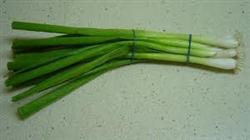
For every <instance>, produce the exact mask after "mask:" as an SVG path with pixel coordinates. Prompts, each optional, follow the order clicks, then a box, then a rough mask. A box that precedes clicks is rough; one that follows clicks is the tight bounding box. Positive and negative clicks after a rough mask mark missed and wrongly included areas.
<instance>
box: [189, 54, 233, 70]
mask: <svg viewBox="0 0 250 140" xmlns="http://www.w3.org/2000/svg"><path fill="white" fill-rule="evenodd" d="M190 62H192V63H197V64H202V65H207V66H211V67H215V68H220V69H225V70H234V69H236V68H237V61H236V60H235V59H233V58H197V57H190Z"/></svg>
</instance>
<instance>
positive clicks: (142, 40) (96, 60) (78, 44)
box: [5, 21, 241, 119]
mask: <svg viewBox="0 0 250 140" xmlns="http://www.w3.org/2000/svg"><path fill="white" fill-rule="evenodd" d="M12 28H13V29H19V30H27V31H39V32H49V33H61V34H62V35H60V36H55V37H49V38H36V39H18V40H14V41H13V44H12V52H13V53H14V55H15V57H14V60H13V61H12V62H8V63H7V67H8V69H9V70H12V71H13V74H12V75H11V76H10V77H9V78H8V79H7V80H6V81H5V85H6V86H7V87H12V88H15V87H16V86H19V85H22V84H24V85H25V84H26V83H31V84H32V87H31V88H30V89H28V90H26V91H24V92H22V93H20V94H18V95H16V96H13V97H12V101H14V102H16V101H19V100H22V99H24V98H27V97H29V96H31V95H34V94H39V93H40V92H41V91H44V92H45V95H43V96H41V97H40V98H38V99H35V100H33V101H31V102H29V103H27V104H26V105H24V106H21V107H20V108H18V113H19V115H20V117H21V118H22V119H25V118H27V117H29V116H31V115H32V114H34V113H35V112H37V111H39V110H41V109H42V108H44V107H46V106H48V105H49V104H51V103H53V102H55V101H57V100H59V99H60V98H62V97H64V96H65V95H67V94H69V93H70V92H72V91H73V90H75V89H77V88H79V87H80V86H82V85H84V84H86V83H88V82H89V81H91V80H93V79H94V78H96V77H98V76H100V75H101V74H103V73H105V72H107V71H109V70H112V69H114V68H117V67H121V66H125V65H128V64H132V62H133V63H139V62H147V61H149V62H154V61H162V62H166V63H167V62H178V64H180V63H187V60H189V61H188V63H194V64H199V65H205V66H209V67H214V68H218V69H223V70H225V71H228V70H230V71H233V70H236V69H238V68H239V65H240V64H241V63H240V62H239V61H238V59H237V58H238V56H239V55H240V54H239V52H240V51H239V45H240V42H239V38H238V37H235V36H228V37H226V38H222V39H218V38H211V37H205V36H201V35H193V36H192V40H189V35H187V34H176V33H175V34H173V33H161V32H155V31H146V30H139V29H136V30H134V31H135V33H136V35H135V36H134V35H133V31H132V30H131V29H98V28H79V27H67V26H59V25H49V24H39V23H28V22H17V21H14V22H13V23H12ZM134 40H135V41H134ZM189 41H191V46H190V47H189V45H188V44H189ZM134 44H135V46H134ZM189 49H190V50H189ZM132 50H135V51H132ZM179 62H180V63H179ZM37 79H38V81H37ZM32 81H34V82H32ZM55 86H58V87H57V88H56V89H54V90H52V91H50V92H47V89H50V88H53V87H55Z"/></svg>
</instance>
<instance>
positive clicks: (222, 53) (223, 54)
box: [213, 49, 237, 58]
mask: <svg viewBox="0 0 250 140" xmlns="http://www.w3.org/2000/svg"><path fill="white" fill-rule="evenodd" d="M236 55H237V50H236V49H226V50H218V51H216V53H215V54H214V56H213V57H219V58H230V57H235V56H236Z"/></svg>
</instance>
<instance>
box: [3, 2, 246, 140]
mask: <svg viewBox="0 0 250 140" xmlns="http://www.w3.org/2000/svg"><path fill="white" fill-rule="evenodd" d="M0 18H1V19H0V21H1V24H0V27H1V28H0V31H1V45H0V47H1V95H0V121H1V122H0V139H1V140H31V139H32V140H33V139H39V140H80V139H85V140H101V139H107V140H131V139H138V140H144V139H150V140H151V139H159V140H230V139H232V140H250V79H249V76H250V40H249V38H250V26H249V25H250V1H249V0H218V1H208V0H187V1H184V0H183V1H175V2H174V1H171V0H159V1H158V0H154V1H149V0H148V1H141V0H136V1H132V0H128V1H125V0H105V1H101V0H98V1H97V0H93V1H90V0H88V1H85V0H83V1H79V0H69V1H66V0H65V1H64V0H60V1H57V0H53V1H49V0H23V1H18V0H1V16H0ZM13 20H20V21H30V22H45V23H51V24H61V25H69V26H87V27H103V28H110V27H112V28H115V27H117V28H141V29H148V30H155V31H166V32H181V33H196V34H206V35H216V36H224V35H228V34H233V33H234V32H235V31H236V30H237V31H239V32H240V33H241V34H242V35H243V37H244V38H243V42H244V46H243V47H244V52H245V57H244V67H243V70H242V71H241V72H240V73H239V74H231V73H220V72H218V71H213V70H206V69H202V68H199V67H191V66H188V65H183V66H180V65H173V64H171V65H159V64H147V65H145V64H139V65H133V66H128V67H123V68H119V69H116V70H114V71H111V72H108V73H106V74H104V75H102V76H100V77H98V78H97V79H95V80H93V81H91V82H90V83H88V84H86V85H84V86H83V87H81V88H80V89H78V90H76V91H75V92H73V93H71V94H70V95H68V96H66V97H65V98H63V99H62V100H60V101H58V102H56V103H54V104H52V105H50V106H49V107H47V108H45V109H43V110H42V111H40V112H39V113H38V114H35V115H34V116H32V117H30V118H28V119H26V120H24V121H22V120H19V119H18V117H17V115H16V108H17V107H18V106H20V105H21V104H23V102H20V103H12V102H11V101H10V100H11V96H12V95H15V94H17V93H19V92H20V91H22V89H21V90H17V91H12V92H10V91H8V90H7V89H6V88H5V87H4V85H3V82H4V80H5V79H6V75H7V73H8V72H7V69H6V62H7V61H10V58H11V51H10V47H11V43H10V42H9V41H8V38H10V37H16V36H30V35H36V33H32V32H24V31H14V30H11V28H10V25H11V22H12V21H13ZM45 36H46V34H45Z"/></svg>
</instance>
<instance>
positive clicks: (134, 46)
mask: <svg viewBox="0 0 250 140" xmlns="http://www.w3.org/2000/svg"><path fill="white" fill-rule="evenodd" d="M132 31H133V46H132V48H131V53H132V56H131V64H132V63H133V62H134V55H135V49H136V34H135V30H134V29H132Z"/></svg>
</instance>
